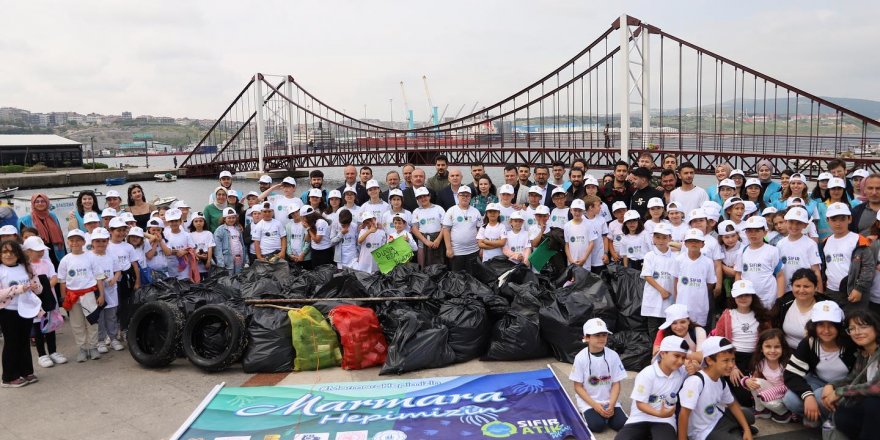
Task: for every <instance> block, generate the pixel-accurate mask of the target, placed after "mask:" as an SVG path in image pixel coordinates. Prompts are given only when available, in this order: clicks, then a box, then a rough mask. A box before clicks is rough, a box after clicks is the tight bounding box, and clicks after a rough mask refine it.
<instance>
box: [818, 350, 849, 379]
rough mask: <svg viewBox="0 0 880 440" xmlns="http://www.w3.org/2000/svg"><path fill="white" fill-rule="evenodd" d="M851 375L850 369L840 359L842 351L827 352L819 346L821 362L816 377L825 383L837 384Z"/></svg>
mask: <svg viewBox="0 0 880 440" xmlns="http://www.w3.org/2000/svg"><path fill="white" fill-rule="evenodd" d="M847 374H849V368H848V367H847V366H846V364H844V363H843V359H841V358H840V350H839V349H838V350H835V351H825V349H824V348H822V344H819V362H818V363H817V364H816V376H819V379H822V380H824V381H825V382H837V381H839V380H841V379H843V378H844V377H846V375H847Z"/></svg>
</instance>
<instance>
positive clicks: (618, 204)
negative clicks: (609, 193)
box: [611, 200, 626, 212]
mask: <svg viewBox="0 0 880 440" xmlns="http://www.w3.org/2000/svg"><path fill="white" fill-rule="evenodd" d="M618 209H626V203H623V202H621V201H619V200H618V201H616V202H614V204H612V205H611V212H615V211H617V210H618Z"/></svg>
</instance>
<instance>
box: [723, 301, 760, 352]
mask: <svg viewBox="0 0 880 440" xmlns="http://www.w3.org/2000/svg"><path fill="white" fill-rule="evenodd" d="M730 326H731V331H732V333H731V336H732V338H731V339H730V342H731V343H732V344H733V347H734V348H736V351H738V352H740V353H754V352H755V346H756V345H757V344H758V320H757V319H755V312H751V311H750V312H749V313H746V314H742V313H740V312H739V311H737V310H736V309H730Z"/></svg>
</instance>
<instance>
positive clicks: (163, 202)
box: [151, 196, 177, 208]
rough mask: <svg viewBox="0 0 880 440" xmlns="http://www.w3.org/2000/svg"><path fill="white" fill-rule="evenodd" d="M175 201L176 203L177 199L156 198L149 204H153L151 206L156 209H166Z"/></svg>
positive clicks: (169, 197) (170, 197)
mask: <svg viewBox="0 0 880 440" xmlns="http://www.w3.org/2000/svg"><path fill="white" fill-rule="evenodd" d="M176 201H177V197H174V196H168V197H158V198H156V199H155V200H153V201H152V202H151V203H152V204H153V206H155V207H157V208H158V207H166V208H167V207H170V206H171V204H172V203H174V202H176Z"/></svg>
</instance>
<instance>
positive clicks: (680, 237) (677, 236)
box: [669, 222, 690, 252]
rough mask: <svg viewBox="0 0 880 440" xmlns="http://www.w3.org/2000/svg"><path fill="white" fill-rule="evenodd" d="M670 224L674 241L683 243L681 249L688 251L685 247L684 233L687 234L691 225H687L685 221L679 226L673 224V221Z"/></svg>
mask: <svg viewBox="0 0 880 440" xmlns="http://www.w3.org/2000/svg"><path fill="white" fill-rule="evenodd" d="M669 226H671V227H672V241H674V242H676V243H681V251H682V252H687V249H685V247H684V234H687V231H688V229H690V226H688V225H686V224H685V223H684V222H682V223H679V224H678V226H675V225H673V224H672V222H670V223H669Z"/></svg>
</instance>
